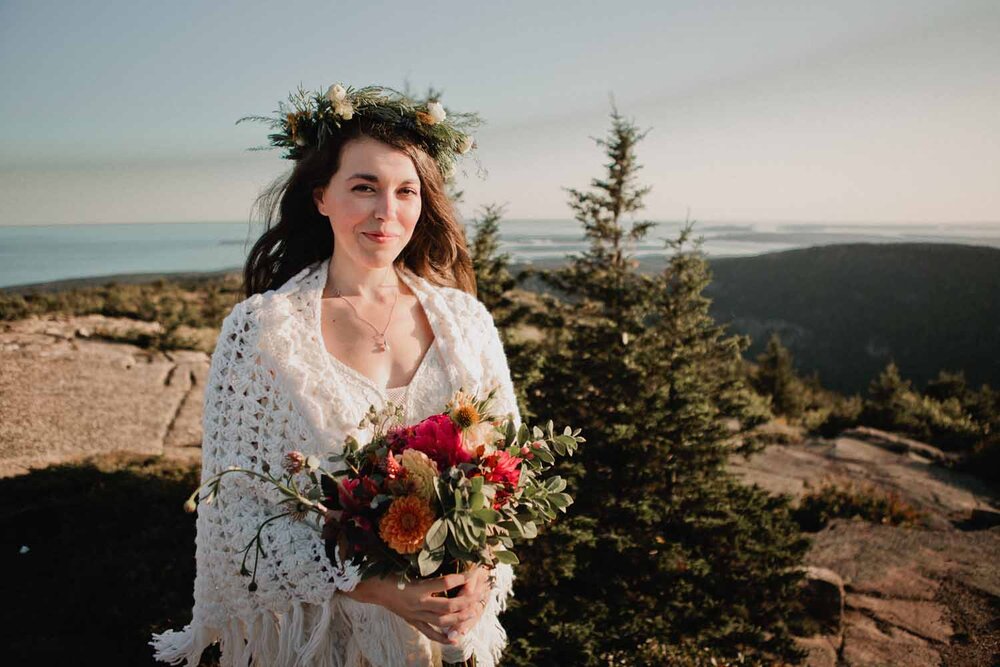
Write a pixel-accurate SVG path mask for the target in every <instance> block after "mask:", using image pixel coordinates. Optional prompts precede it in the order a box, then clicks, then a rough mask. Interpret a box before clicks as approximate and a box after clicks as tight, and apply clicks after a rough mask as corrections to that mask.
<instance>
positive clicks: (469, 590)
mask: <svg viewBox="0 0 1000 667" xmlns="http://www.w3.org/2000/svg"><path fill="white" fill-rule="evenodd" d="M397 581H398V580H397V579H396V578H395V577H382V578H372V579H365V580H364V581H362V582H361V583H359V584H358V585H357V586H356V587H355V588H354V590H353V591H349V592H348V591H343V592H342V593H343V595H346V596H348V597H350V598H351V599H353V600H357V601H358V602H367V603H369V604H377V605H381V606H383V607H385V608H386V609H388V610H389V611H391V612H393V613H394V614H396V615H397V616H399V617H400V618H402V619H403V620H405V621H406V622H407V623H409V624H410V625H412V626H413V627H415V628H416V629H417V630H419V631H420V632H422V633H423V634H424V635H426V636H427V637H428V638H429V639H431V640H433V641H436V642H438V643H441V644H450V645H453V646H454V645H458V644H459V643H461V636H462V635H463V634H465V633H466V632H468V631H469V630H470V629H471V628H472V627H473V626H475V624H476V623H477V622H478V621H479V618H480V617H481V616H482V614H483V609H485V598H486V595H487V593H488V592H489V574H488V572H487V571H486V570H485V568H482V567H476V568H474V569H473V570H471V571H470V572H468V573H464V574H448V575H445V576H443V577H435V578H434V579H423V580H420V581H414V582H410V583H408V584H406V587H405V588H403V589H402V590H400V589H399V587H398V586H397ZM459 586H461V587H462V589H461V591H460V592H459V594H458V596H456V597H453V598H448V597H445V596H446V593H447V591H449V590H451V589H453V588H456V587H459ZM480 600H483V602H482V603H480ZM439 628H440V629H439Z"/></svg>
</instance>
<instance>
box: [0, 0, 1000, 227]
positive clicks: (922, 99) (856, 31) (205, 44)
mask: <svg viewBox="0 0 1000 667" xmlns="http://www.w3.org/2000/svg"><path fill="white" fill-rule="evenodd" d="M998 35H1000V2H997V1H996V0H982V1H972V0H968V1H963V0H954V1H946V0H937V1H934V2H931V1H927V0H861V1H858V0H829V1H824V2H816V1H809V0H794V1H784V0H780V1H779V0H771V1H769V0H760V1H758V2H695V1H690V2H676V1H665V0H655V1H648V2H646V1H643V2H639V1H637V2H629V1H628V0H622V1H620V2H615V3H608V2H603V1H602V2H584V1H581V0H575V1H572V2H570V1H561V0H560V1H546V2H537V1H534V2H520V1H518V2H497V3H477V2H470V1H469V0H465V2H451V1H449V2H432V1H430V0H427V1H423V2H408V3H392V2H388V3H371V4H364V3H360V2H351V3H346V2H334V1H330V0H327V1H325V2H319V1H313V2H294V1H290V2H285V3H278V2H273V1H271V2H258V1H242V2H236V1H222V0H216V1H213V2H197V1H193V0H171V1H169V2H164V1H163V0H159V1H157V2H150V1H147V0H128V1H123V2H117V1H115V2H112V1H88V0H78V1H75V2H71V1H64V2H49V1H46V0H32V1H28V0H24V1H21V0H0V225H10V224H53V223H77V222H171V221H178V222H187V221H241V220H246V219H247V217H248V215H249V213H250V206H251V204H252V202H253V199H254V197H255V195H256V194H257V193H258V192H259V191H260V189H261V188H262V187H264V186H265V185H266V184H267V183H268V182H270V181H271V180H272V179H274V178H276V177H278V176H279V175H280V174H281V173H282V172H283V171H284V170H285V169H287V167H288V165H289V163H288V162H286V161H284V160H281V159H280V157H279V152H278V151H272V152H261V153H252V152H247V151H246V150H245V149H246V148H247V147H250V146H256V145H260V144H263V143H265V142H266V134H267V129H266V128H265V127H264V126H262V125H254V124H241V125H240V126H236V125H234V122H235V121H236V119H238V118H240V117H241V116H245V115H250V114H269V113H270V112H272V111H273V110H274V109H276V108H277V102H278V100H279V99H284V98H285V97H286V96H287V95H288V93H289V92H290V91H291V90H293V89H294V88H295V87H296V86H297V85H298V84H299V83H300V82H301V83H302V84H303V85H305V86H306V87H307V88H311V89H325V88H326V87H327V86H328V85H330V84H331V83H335V82H343V83H345V84H350V85H354V86H358V87H360V86H363V85H367V84H373V83H376V84H384V85H388V86H392V87H397V88H399V87H403V86H404V85H405V83H406V82H409V84H410V86H411V87H412V89H414V90H417V91H423V90H425V89H426V88H427V87H428V86H434V87H436V88H439V89H443V90H444V95H443V98H442V101H443V102H444V104H445V106H447V107H450V108H453V109H456V110H461V111H466V110H474V111H478V112H479V113H480V114H481V115H482V116H483V118H484V119H485V121H486V126H485V127H484V129H483V130H481V131H480V132H479V133H478V136H477V139H478V144H479V150H478V155H479V160H480V162H481V164H482V166H483V167H484V168H485V169H486V171H487V176H486V178H480V177H478V176H476V175H474V174H475V164H474V163H472V162H471V161H470V162H467V165H468V167H469V171H470V177H468V178H464V179H463V180H462V182H461V186H462V187H463V188H464V190H465V195H466V202H465V205H464V206H463V212H465V213H466V214H467V215H469V214H472V213H474V211H475V209H476V207H477V206H479V205H481V204H484V203H488V202H498V203H507V204H508V209H507V211H508V216H509V217H511V218H569V217H571V212H570V210H569V208H568V206H567V205H566V193H565V192H564V191H563V190H562V188H563V187H577V188H580V187H585V186H586V185H587V184H588V182H589V180H590V179H591V178H592V177H594V176H598V175H600V173H601V170H602V165H603V162H604V159H603V156H602V154H601V153H600V151H599V149H598V148H597V147H596V146H595V145H594V143H593V141H592V140H591V138H590V137H593V136H602V135H604V133H605V131H606V129H607V127H608V118H607V115H608V111H609V109H610V106H609V101H608V96H609V94H612V93H613V94H614V97H615V100H616V101H617V104H618V107H619V108H620V110H621V111H622V112H623V113H624V114H625V115H626V116H628V117H631V118H633V119H634V120H635V121H636V122H637V123H638V124H639V125H640V126H641V127H644V128H650V132H649V134H648V135H647V137H646V139H645V140H644V141H643V142H642V143H640V144H639V147H638V155H639V160H640V162H641V163H642V164H643V165H644V169H643V171H642V172H641V176H642V180H643V182H644V183H646V184H648V185H651V186H652V187H653V190H652V192H651V194H650V195H649V196H648V198H647V199H646V203H647V209H646V212H645V213H646V216H645V217H649V218H653V219H660V220H677V219H683V218H684V217H685V216H686V215H687V213H688V211H690V215H691V217H692V218H694V219H697V220H700V221H733V222H757V221H772V222H773V221H778V222H780V221H795V222H879V223H889V222H935V223H938V222H997V223H998V224H1000V196H998V192H1000V122H998V120H997V119H1000V39H998V38H997V36H998Z"/></svg>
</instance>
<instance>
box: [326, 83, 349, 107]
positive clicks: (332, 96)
mask: <svg viewBox="0 0 1000 667" xmlns="http://www.w3.org/2000/svg"><path fill="white" fill-rule="evenodd" d="M326 99H328V100H330V103H331V104H334V105H336V104H337V103H338V102H343V101H344V100H345V99H347V91H346V90H344V87H343V86H342V85H340V84H339V83H335V84H333V85H332V86H330V89H329V90H327V91H326Z"/></svg>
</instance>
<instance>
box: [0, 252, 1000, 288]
mask: <svg viewBox="0 0 1000 667" xmlns="http://www.w3.org/2000/svg"><path fill="white" fill-rule="evenodd" d="M852 245H857V246H872V245H892V246H906V245H910V246H925V247H931V246H951V247H955V246H958V247H969V248H982V249H992V250H994V251H997V250H1000V249H997V248H991V247H990V246H981V245H973V244H964V243H933V242H919V241H918V242H902V243H900V242H891V243H870V242H860V243H858V242H855V243H834V244H823V245H818V246H810V247H803V248H791V249H788V250H775V251H772V252H766V253H761V254H759V255H753V256H731V257H730V256H722V257H709V258H708V261H709V264H710V265H712V264H715V263H717V262H724V263H725V262H728V261H733V260H748V259H753V258H763V257H768V256H776V255H783V254H786V253H797V252H807V251H810V250H812V249H814V248H833V247H836V246H842V247H843V246H852ZM668 257H669V255H668V254H664V255H652V256H649V255H647V256H643V257H639V258H638V260H639V267H638V270H639V272H640V273H652V272H656V271H661V270H662V269H663V268H664V266H666V263H667V259H668ZM566 261H567V259H566V258H562V259H560V258H543V259H537V260H534V261H532V262H511V264H510V267H511V272H512V273H514V274H517V273H518V272H519V271H521V270H523V269H526V268H529V267H531V268H535V269H554V268H558V267H560V266H563V265H564V264H566ZM242 271H243V267H242V265H240V266H234V267H232V268H228V269H216V270H213V271H173V272H162V271H160V272H150V273H116V274H109V275H103V276H88V277H83V278H66V279H61V280H51V281H46V282H40V283H29V284H23V285H10V286H7V287H0V294H22V295H23V294H32V293H44V292H60V291H65V290H71V289H76V288H83V287H96V286H100V285H104V284H107V283H118V284H133V285H141V284H147V283H151V282H155V281H156V280H160V279H165V280H202V279H204V280H207V279H212V278H221V277H223V276H226V275H229V274H238V273H241V272H242Z"/></svg>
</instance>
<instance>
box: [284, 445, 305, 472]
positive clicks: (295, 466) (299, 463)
mask: <svg viewBox="0 0 1000 667" xmlns="http://www.w3.org/2000/svg"><path fill="white" fill-rule="evenodd" d="M305 464H306V455H305V454H303V453H302V452H299V451H295V452H288V453H287V454H285V458H284V460H283V461H282V462H281V465H282V467H283V468H284V469H285V471H286V472H287V473H288V474H289V475H296V474H298V473H300V472H302V467H303V466H304V465H305Z"/></svg>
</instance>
